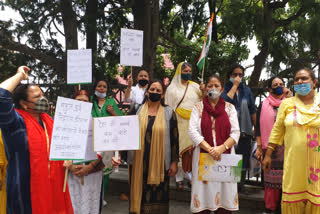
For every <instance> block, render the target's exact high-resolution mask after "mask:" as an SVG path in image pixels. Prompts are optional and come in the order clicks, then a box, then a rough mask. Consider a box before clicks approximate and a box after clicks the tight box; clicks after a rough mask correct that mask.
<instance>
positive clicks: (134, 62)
mask: <svg viewBox="0 0 320 214" xmlns="http://www.w3.org/2000/svg"><path fill="white" fill-rule="evenodd" d="M120 64H121V65H129V66H142V64H143V31H140V30H132V29H125V28H121V41H120Z"/></svg>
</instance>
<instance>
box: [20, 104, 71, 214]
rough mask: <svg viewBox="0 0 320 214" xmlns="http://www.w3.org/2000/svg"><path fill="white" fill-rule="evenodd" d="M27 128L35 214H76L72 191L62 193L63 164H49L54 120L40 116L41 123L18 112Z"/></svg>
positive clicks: (60, 162)
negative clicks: (71, 195) (72, 201)
mask: <svg viewBox="0 0 320 214" xmlns="http://www.w3.org/2000/svg"><path fill="white" fill-rule="evenodd" d="M16 111H17V112H19V114H20V115H21V116H22V117H23V119H24V123H25V125H26V131H27V138H28V147H29V156H30V192H31V206H32V213H33V214H73V208H72V203H71V199H70V195H69V190H68V187H67V191H66V192H65V193H63V192H62V190H63V182H64V167H63V161H50V160H49V154H50V144H51V136H52V129H53V120H52V118H51V117H50V116H49V115H48V114H41V115H40V119H41V121H42V122H43V126H44V127H42V126H41V125H40V124H39V122H38V121H37V120H36V119H35V118H34V117H33V116H31V115H30V114H29V113H27V112H26V111H24V110H21V109H16Z"/></svg>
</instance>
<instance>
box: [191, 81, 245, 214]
mask: <svg viewBox="0 0 320 214" xmlns="http://www.w3.org/2000/svg"><path fill="white" fill-rule="evenodd" d="M222 86H223V84H222V81H221V79H220V78H219V77H218V76H217V75H212V76H211V77H209V80H208V82H207V84H206V91H207V96H205V97H204V98H203V101H202V102H199V103H197V104H196V105H195V107H194V108H193V110H192V113H191V118H190V126H189V135H190V138H191V140H192V142H193V146H194V147H195V149H194V152H193V161H192V174H193V177H192V190H191V211H192V212H193V213H202V214H204V213H210V212H211V211H215V213H231V210H232V211H234V210H238V209H239V206H238V204H239V203H238V192H237V183H227V182H213V181H200V180H199V179H198V177H199V173H198V171H199V156H200V152H204V153H209V154H210V155H211V156H212V158H213V159H214V160H221V154H223V153H224V154H234V153H235V150H234V147H233V145H235V144H236V143H237V142H238V139H239V135H240V129H239V124H238V118H237V111H236V109H235V107H234V106H233V105H232V104H230V103H227V102H225V101H224V100H223V98H221V97H220V95H221V93H222V91H223V87H222ZM228 210H230V211H228Z"/></svg>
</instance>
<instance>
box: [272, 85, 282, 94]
mask: <svg viewBox="0 0 320 214" xmlns="http://www.w3.org/2000/svg"><path fill="white" fill-rule="evenodd" d="M272 93H273V94H275V95H281V94H283V88H282V87H281V86H278V87H276V88H273V89H272Z"/></svg>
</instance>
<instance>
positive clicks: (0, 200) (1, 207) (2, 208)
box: [0, 131, 8, 213]
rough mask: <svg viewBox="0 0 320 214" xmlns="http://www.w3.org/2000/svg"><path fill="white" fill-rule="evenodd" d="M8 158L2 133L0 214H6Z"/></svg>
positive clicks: (0, 137) (0, 142)
mask: <svg viewBox="0 0 320 214" xmlns="http://www.w3.org/2000/svg"><path fill="white" fill-rule="evenodd" d="M7 164H8V161H7V157H6V154H5V151H4V145H3V141H2V136H1V131H0V213H6V207H7V192H6V174H7Z"/></svg>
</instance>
